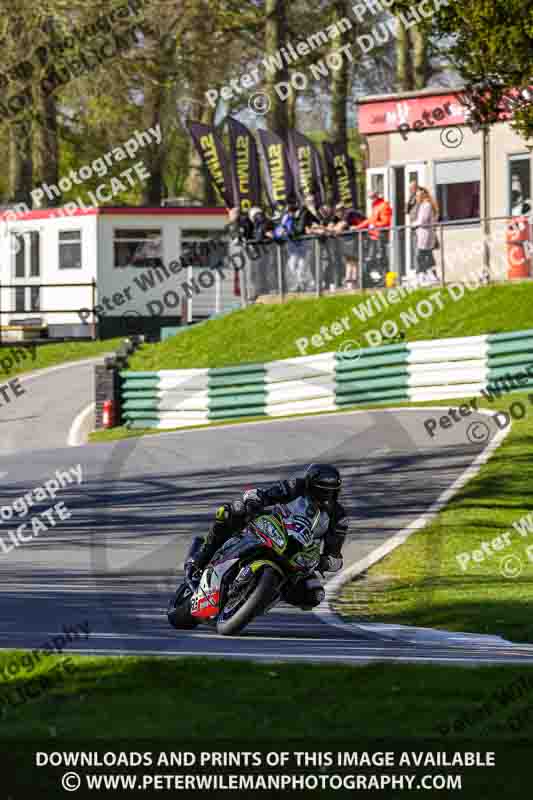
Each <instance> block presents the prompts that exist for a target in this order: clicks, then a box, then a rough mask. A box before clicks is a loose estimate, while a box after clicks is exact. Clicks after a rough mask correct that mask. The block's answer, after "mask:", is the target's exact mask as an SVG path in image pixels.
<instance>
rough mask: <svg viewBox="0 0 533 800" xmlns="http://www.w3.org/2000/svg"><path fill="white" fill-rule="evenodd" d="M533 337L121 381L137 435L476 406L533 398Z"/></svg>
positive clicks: (515, 335) (125, 376)
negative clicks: (373, 409) (312, 416)
mask: <svg viewBox="0 0 533 800" xmlns="http://www.w3.org/2000/svg"><path fill="white" fill-rule="evenodd" d="M529 366H530V367H531V374H532V375H533V329H531V330H527V331H515V332H512V333H503V334H488V335H483V336H469V337H462V338H450V339H433V340H430V341H420V342H412V343H410V344H406V343H403V344H397V345H383V346H380V347H366V348H361V349H360V350H358V351H357V353H356V357H354V354H353V352H352V353H350V354H348V355H347V353H346V352H338V353H321V354H319V355H316V356H303V357H298V358H288V359H283V360H280V361H271V362H268V363H266V364H242V365H240V366H234V367H221V368H210V369H178V370H159V371H158V372H133V371H130V370H125V371H122V372H121V373H120V375H121V381H122V414H123V419H124V421H125V423H126V425H127V426H128V427H130V428H182V427H190V426H196V425H208V424H210V423H213V422H218V421H221V420H232V419H240V418H253V417H277V416H290V415H294V414H306V413H313V412H320V411H335V410H338V409H342V408H345V407H347V406H357V405H363V404H364V405H390V404H394V403H405V402H421V401H431V400H446V399H448V398H450V399H452V398H459V397H477V396H480V395H481V393H482V392H483V391H487V392H494V391H496V392H502V391H503V392H504V393H507V392H508V391H509V389H508V388H504V389H502V383H503V386H504V387H508V384H506V383H504V379H505V378H509V377H510V378H512V377H513V375H517V374H518V375H521V376H522V378H521V381H520V385H519V387H518V388H516V387H511V389H510V391H524V390H527V389H528V388H529V387H531V388H533V377H529V376H526V377H524V369H525V368H526V367H529Z"/></svg>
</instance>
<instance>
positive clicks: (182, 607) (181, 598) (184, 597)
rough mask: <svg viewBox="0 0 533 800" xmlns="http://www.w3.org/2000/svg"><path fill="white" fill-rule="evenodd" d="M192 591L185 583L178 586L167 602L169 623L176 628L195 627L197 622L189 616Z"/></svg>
mask: <svg viewBox="0 0 533 800" xmlns="http://www.w3.org/2000/svg"><path fill="white" fill-rule="evenodd" d="M191 598H192V592H191V590H190V589H189V587H188V586H187V584H185V583H182V584H181V586H178V588H177V590H176V594H175V595H174V597H173V598H172V600H171V601H170V603H169V604H168V609H167V618H168V621H169V624H170V625H171V626H172V627H173V628H176V629H177V630H187V629H189V630H190V629H191V628H196V626H197V625H198V624H199V622H198V621H197V620H196V619H195V618H194V617H193V616H191Z"/></svg>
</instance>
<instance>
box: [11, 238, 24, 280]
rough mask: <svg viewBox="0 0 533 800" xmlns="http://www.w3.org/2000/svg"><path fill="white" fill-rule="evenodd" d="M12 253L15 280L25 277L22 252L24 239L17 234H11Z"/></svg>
mask: <svg viewBox="0 0 533 800" xmlns="http://www.w3.org/2000/svg"><path fill="white" fill-rule="evenodd" d="M11 244H12V252H13V253H15V278H25V277H26V253H25V250H24V237H23V236H20V234H18V233H14V234H12V238H11Z"/></svg>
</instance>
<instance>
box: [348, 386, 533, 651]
mask: <svg viewBox="0 0 533 800" xmlns="http://www.w3.org/2000/svg"><path fill="white" fill-rule="evenodd" d="M517 401H519V402H521V403H522V405H523V407H524V408H525V409H526V416H525V417H524V418H523V419H521V420H518V419H517V420H514V421H513V422H512V429H511V432H510V433H509V435H508V436H507V437H506V438H505V440H504V442H503V444H502V445H500V447H499V448H498V449H497V450H496V452H495V453H494V454H493V455H492V457H491V459H490V460H489V461H488V463H487V464H485V465H484V466H483V467H482V468H481V470H480V472H479V473H478V475H477V476H476V477H475V478H474V479H473V480H471V481H469V482H468V483H467V484H466V485H465V487H464V488H463V489H462V490H461V491H460V492H459V493H458V494H457V495H456V496H455V498H454V499H453V500H452V501H451V502H450V503H449V504H448V506H447V507H446V508H445V509H443V510H442V511H441V512H440V514H439V515H438V517H437V518H436V520H435V521H434V522H433V523H432V524H430V525H429V526H428V527H427V528H425V529H424V530H422V531H420V532H418V533H415V534H413V535H412V536H411V537H410V538H409V539H408V541H407V542H406V543H405V544H403V545H402V546H400V547H399V548H397V549H396V550H395V551H393V552H392V553H391V554H390V555H389V556H387V557H386V558H384V559H383V560H382V561H380V562H379V563H378V564H376V565H375V566H373V567H371V568H370V569H369V570H368V572H367V573H366V574H364V575H362V576H361V577H360V578H358V579H356V580H355V581H354V582H352V583H350V584H349V585H348V586H347V587H346V588H345V589H344V591H343V592H342V594H341V596H340V598H339V601H338V604H337V610H338V611H339V612H340V613H341V614H342V615H343V616H345V617H347V618H349V619H364V620H366V621H376V622H387V623H399V624H405V625H421V626H427V627H432V628H444V629H448V630H454V631H475V632H481V633H490V634H497V635H501V636H504V637H505V638H508V639H511V640H513V641H519V642H533V622H532V620H531V599H532V596H533V548H532V550H531V551H529V552H530V553H531V556H529V555H528V550H527V548H528V547H529V546H530V545H533V515H532V517H531V534H528V532H527V528H526V529H525V535H522V534H521V533H520V531H519V530H517V529H515V528H513V523H514V522H517V521H519V520H521V519H523V518H524V519H527V518H528V515H529V514H530V513H531V512H532V511H533V499H532V495H531V485H532V483H533V459H532V458H531V450H532V448H533V406H532V405H531V403H530V401H529V398H528V396H527V395H526V394H514V393H513V394H510V395H507V397H506V398H505V399H500V400H499V401H495V402H494V403H493V404H492V405H491V404H489V403H487V402H486V401H484V402H480V407H482V408H489V409H491V410H493V411H494V410H496V409H503V410H508V409H509V407H510V405H511V403H514V402H517ZM460 402H461V401H460V400H457V401H456V400H454V401H453V405H454V406H458V405H459V404H460ZM433 405H446V407H449V406H450V405H451V403H450V401H447V402H446V404H444V402H442V403H433ZM517 413H518V412H517ZM505 532H510V533H509V535H508V537H507V542H508V543H506V539H503V547H502V549H500V550H497V549H495V548H494V547H492V546H491V545H490V543H491V542H492V541H493V540H494V539H495V537H498V536H501V535H502V534H504V533H505ZM484 542H485V543H486V544H488V549H489V552H484V550H483V547H482V546H483V543H484ZM499 544H501V542H499V543H497V545H496V547H498V546H499ZM478 550H480V551H481V552H482V553H484V558H483V560H476V559H480V556H479V555H478V556H476V557H475V558H474V557H473V556H471V558H470V560H469V561H468V562H466V559H465V558H463V559H461V561H460V560H458V558H457V556H458V555H459V554H461V553H469V554H472V553H473V551H478ZM461 562H462V563H464V564H465V569H463V567H462V566H461ZM465 562H466V563H465ZM518 565H519V570H520V573H519V574H517V575H516V576H513V575H512V574H511V573H514V572H515V571H516V570H517V567H518Z"/></svg>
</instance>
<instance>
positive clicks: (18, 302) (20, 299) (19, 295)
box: [15, 286, 26, 314]
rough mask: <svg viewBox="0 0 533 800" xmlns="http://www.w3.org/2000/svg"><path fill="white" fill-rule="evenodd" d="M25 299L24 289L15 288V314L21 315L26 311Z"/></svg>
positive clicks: (22, 287)
mask: <svg viewBox="0 0 533 800" xmlns="http://www.w3.org/2000/svg"><path fill="white" fill-rule="evenodd" d="M25 298H26V287H25V286H17V287H16V289H15V312H16V313H17V314H21V313H24V312H25V311H26V304H25Z"/></svg>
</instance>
